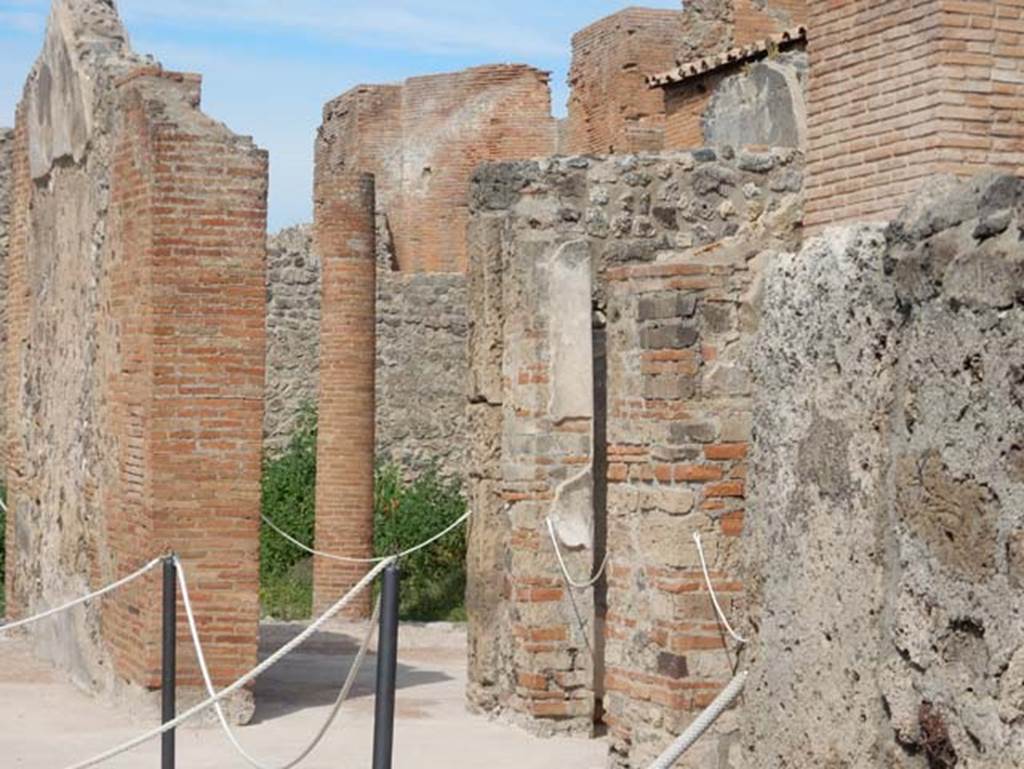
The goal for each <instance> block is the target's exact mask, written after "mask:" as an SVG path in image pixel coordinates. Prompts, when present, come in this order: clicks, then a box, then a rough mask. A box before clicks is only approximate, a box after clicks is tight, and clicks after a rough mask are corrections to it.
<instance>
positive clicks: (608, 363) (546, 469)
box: [468, 149, 802, 766]
mask: <svg viewBox="0 0 1024 769" xmlns="http://www.w3.org/2000/svg"><path fill="white" fill-rule="evenodd" d="M801 179H802V176H801V171H800V162H799V159H798V156H797V155H796V153H795V152H794V151H793V150H778V151H773V152H764V153H750V152H743V153H740V154H739V155H738V156H736V155H734V154H733V153H732V152H731V151H730V150H724V151H723V154H722V155H719V154H718V153H716V152H715V151H714V150H709V149H702V150H698V151H695V152H692V153H678V154H665V155H653V156H624V157H617V158H608V159H595V158H578V157H577V158H560V159H553V160H550V161H544V162H541V163H516V164H492V165H488V166H485V167H484V168H483V169H481V171H480V172H478V174H477V177H476V181H475V186H474V190H473V198H472V202H473V217H472V219H471V229H470V233H471V245H472V251H471V253H472V255H473V259H472V261H471V265H472V270H471V274H470V382H471V394H470V407H469V424H470V435H471V440H470V445H471V451H472V454H471V457H470V462H469V467H470V477H471V479H470V498H471V504H472V505H473V507H474V509H475V510H477V511H478V517H477V518H475V520H474V522H473V525H472V530H471V534H470V552H469V569H470V589H469V594H468V603H469V610H470V687H469V696H470V699H471V701H472V702H473V703H474V704H475V705H476V706H477V707H479V708H481V709H485V710H489V711H492V712H493V711H499V712H506V713H509V714H511V715H512V717H514V718H516V719H517V720H521V721H524V722H525V723H526V724H527V725H529V726H530V727H532V728H534V729H537V730H539V731H542V732H550V731H556V730H573V731H591V730H592V729H593V725H594V723H595V722H597V721H601V720H603V721H604V722H605V723H606V724H607V725H608V726H609V728H610V729H611V734H612V749H613V764H614V765H615V766H642V765H645V763H646V761H648V760H649V759H650V758H652V757H653V756H654V755H655V754H656V753H657V752H658V751H659V750H660V749H662V748H663V747H664V746H665V745H667V744H668V742H669V741H671V739H672V737H673V736H674V735H675V734H677V733H678V731H679V730H681V727H683V726H685V724H686V723H687V721H688V720H690V719H691V718H692V717H693V714H694V712H695V711H698V710H700V709H701V708H702V707H703V705H704V704H706V703H707V702H708V701H709V700H710V698H711V697H713V696H714V694H716V693H717V691H718V689H719V688H720V687H721V686H722V685H723V683H724V682H725V681H726V680H727V679H728V677H729V675H730V672H731V666H730V662H729V658H728V654H727V649H726V647H725V645H724V643H723V640H722V637H721V635H720V632H719V630H718V628H717V625H716V624H715V622H714V617H713V614H712V613H711V606H710V603H709V602H708V600H707V595H706V594H702V593H701V592H700V581H699V571H698V564H697V562H696V560H695V558H696V555H695V549H694V546H693V544H692V542H691V540H690V534H691V533H692V532H695V531H700V532H702V533H703V534H704V536H705V541H706V543H707V548H708V554H709V557H710V559H711V566H712V569H713V576H714V577H715V579H716V581H717V582H718V584H719V588H720V589H721V591H722V595H723V598H726V599H727V604H728V607H729V610H730V611H731V610H733V608H734V605H735V607H740V606H742V600H741V598H742V583H741V582H740V580H739V577H738V571H737V569H738V564H739V557H738V547H737V544H736V543H737V541H738V540H737V537H738V534H739V533H740V531H741V529H742V526H743V520H744V512H745V504H744V497H745V456H746V451H747V443H748V441H749V438H750V389H749V380H748V377H747V371H746V362H747V358H748V356H749V354H750V347H749V342H750V338H751V336H752V333H753V330H754V327H755V326H756V315H755V313H754V310H753V305H754V301H755V298H756V294H757V286H758V276H759V274H760V270H761V264H762V262H763V260H764V258H765V257H764V253H765V252H766V251H769V250H771V249H773V248H781V247H792V246H793V245H795V243H796V242H797V241H798V240H799V236H800V202H799V200H800V199H799V192H800V187H801ZM581 292H582V294H581ZM588 297H589V303H588V301H587V299H588ZM588 394H589V396H590V397H589V399H588V397H587V395H588ZM549 517H550V518H551V519H552V523H553V524H554V527H555V532H556V536H557V538H558V540H559V541H560V544H561V547H563V548H564V549H565V550H566V552H567V554H568V558H567V560H568V565H569V568H570V571H571V572H572V574H573V576H574V578H575V579H577V580H579V579H581V578H583V577H584V576H588V575H589V574H590V573H592V572H594V571H596V570H597V568H598V567H599V565H600V564H601V563H602V561H603V560H604V556H605V553H607V554H608V556H609V563H608V572H607V578H606V579H605V580H601V581H599V582H598V583H597V586H596V588H595V589H593V590H585V591H579V592H575V591H570V590H568V589H567V587H566V585H565V583H564V582H563V578H562V575H561V573H560V571H559V567H558V564H557V561H556V557H555V553H554V550H553V548H552V545H551V542H550V541H549V536H548V531H547V522H546V519H547V518H549ZM581 626H582V627H581ZM735 729H736V723H735V721H732V720H729V719H726V721H725V722H723V725H722V726H720V727H719V733H720V734H731V733H732V732H734V731H735ZM734 741H735V740H733V742H734ZM728 744H730V743H727V742H726V741H719V740H714V739H712V740H709V741H708V742H707V743H705V745H704V747H703V748H702V750H700V751H697V752H696V753H695V754H694V758H693V760H694V761H697V762H698V763H701V762H703V763H708V762H714V761H717V760H718V758H717V756H718V753H717V751H718V748H719V746H723V747H722V755H727V756H730V757H731V755H732V754H731V753H730V751H729V750H728V749H727V747H724V746H727V745H728ZM730 760H731V758H730ZM703 763H702V765H703ZM695 765H696V764H695ZM713 765H718V764H713Z"/></svg>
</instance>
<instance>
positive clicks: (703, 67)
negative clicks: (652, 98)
mask: <svg viewBox="0 0 1024 769" xmlns="http://www.w3.org/2000/svg"><path fill="white" fill-rule="evenodd" d="M806 39H807V27H792V28H791V29H787V30H785V31H783V32H778V33H776V34H774V35H771V36H769V37H766V38H763V39H761V40H758V41H757V42H754V43H750V44H749V45H742V46H738V47H736V48H730V49H729V50H728V51H723V52H722V53H720V54H717V55H716V56H705V57H703V58H700V59H695V60H693V61H689V62H686V63H685V64H680V65H679V66H677V67H676V68H675V69H672V70H669V71H668V72H662V73H661V74H658V75H649V76H648V77H647V85H648V86H650V87H651V88H663V87H665V86H667V85H673V84H675V83H682V82H683V81H685V80H689V79H690V78H694V77H700V76H701V75H706V74H707V73H709V72H714V71H715V70H717V69H721V68H722V67H726V66H728V65H730V64H737V63H741V62H745V61H750V60H751V59H756V58H758V57H760V56H763V55H765V54H766V53H768V51H769V49H771V48H772V47H776V48H785V47H788V46H790V45H794V44H796V43H799V42H802V41H804V40H806Z"/></svg>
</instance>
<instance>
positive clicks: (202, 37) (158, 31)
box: [0, 0, 681, 230]
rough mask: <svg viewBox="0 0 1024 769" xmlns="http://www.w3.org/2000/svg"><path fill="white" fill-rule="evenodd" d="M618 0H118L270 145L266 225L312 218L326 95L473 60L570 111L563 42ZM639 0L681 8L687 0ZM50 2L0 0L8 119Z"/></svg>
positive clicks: (1, 115)
mask: <svg viewBox="0 0 1024 769" xmlns="http://www.w3.org/2000/svg"><path fill="white" fill-rule="evenodd" d="M628 4H629V3H628V2H621V1H617V0H515V1H508V0H506V1H503V2H497V1H490V2H489V1H488V0H428V1H427V2H424V0H120V1H119V2H118V7H119V9H120V11H121V15H122V18H123V19H124V21H125V23H126V25H127V27H128V31H129V34H130V35H131V40H132V45H133V47H134V48H135V49H136V50H137V51H139V52H140V53H151V54H154V55H155V56H156V57H157V58H158V59H159V60H160V61H161V62H162V63H163V64H164V66H165V67H167V68H168V69H177V70H185V71H190V72H201V73H202V74H203V76H204V80H203V84H204V89H203V104H204V109H205V111H206V112H207V113H208V114H210V115H211V116H213V117H215V118H217V119H218V120H222V121H223V122H225V123H227V124H228V125H229V126H230V127H231V128H232V130H234V131H236V132H238V133H245V134H251V135H252V136H254V137H255V139H256V141H257V142H258V143H259V144H260V146H262V147H265V148H266V149H268V150H270V164H271V171H270V173H271V179H270V227H271V229H274V230H276V229H278V228H280V227H282V226H287V225H289V224H294V223H297V222H301V221H308V220H309V219H310V218H311V213H310V211H311V203H310V197H311V185H312V170H313V138H314V136H315V132H316V127H317V125H319V123H320V111H321V108H322V106H323V104H324V102H326V101H328V100H329V99H331V98H333V97H334V96H337V95H338V94H340V93H342V92H343V91H345V90H347V89H348V88H350V87H351V86H353V85H357V84H359V83H378V82H393V81H397V80H402V79H403V78H405V77H409V76H411V75H421V74H427V73H430V72H446V71H451V70H456V69H461V68H463V67H468V66H472V65H476V64H487V63H495V62H523V63H527V64H532V65H534V66H536V67H541V68H543V69H547V70H550V71H551V72H552V73H553V74H552V90H553V103H554V108H555V113H556V114H559V115H561V114H564V112H565V101H566V98H567V88H566V85H565V79H566V71H567V69H568V66H569V56H570V49H569V39H570V37H571V36H572V34H573V33H574V32H575V31H577V30H578V29H580V28H582V27H584V26H586V25H587V24H589V23H590V22H592V21H595V20H596V19H598V18H601V17H602V16H605V15H607V14H609V13H614V12H615V11H617V10H619V9H621V8H623V7H625V6H626V5H628ZM636 4H639V5H645V6H648V7H659V8H678V7H680V5H681V4H680V0H643V2H641V3H636ZM48 8H49V2H48V0H0V125H10V124H11V123H12V122H13V116H14V106H15V104H16V103H17V100H18V97H19V95H20V92H21V85H22V83H23V81H24V78H25V75H26V74H27V72H28V70H29V68H30V67H31V66H32V62H33V61H34V60H35V57H36V54H37V52H38V50H39V47H40V44H41V41H42V33H43V27H44V24H45V21H46V14H47V10H48Z"/></svg>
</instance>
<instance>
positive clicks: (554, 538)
mask: <svg viewBox="0 0 1024 769" xmlns="http://www.w3.org/2000/svg"><path fill="white" fill-rule="evenodd" d="M547 524H548V536H549V537H550V538H551V544H552V545H553V546H554V548H555V555H556V556H558V566H559V568H561V570H562V576H563V577H565V581H566V582H567V583H569V585H571V586H572V587H574V588H576V589H577V590H586V589H588V588H591V587H593V586H594V585H596V584H597V583H598V581H599V580H600V579H601V577H602V576H604V571H605V569H607V568H608V557H609V555H610V554H609V553H607V552H606V553H605V554H604V561H602V563H601V567H600V568H599V569H598V570H597V574H595V575H594V576H593V577H591V578H590V579H589V580H587V581H586V582H577V581H576V580H574V579H573V578H572V576H570V574H569V569H568V567H567V566H566V565H565V559H564V558H563V557H562V549H561V548H560V547H559V546H558V535H557V534H555V524H554V523H553V522H552V521H551V517H550V516H549V517H548V518H547Z"/></svg>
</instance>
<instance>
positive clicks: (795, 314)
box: [744, 177, 1024, 769]
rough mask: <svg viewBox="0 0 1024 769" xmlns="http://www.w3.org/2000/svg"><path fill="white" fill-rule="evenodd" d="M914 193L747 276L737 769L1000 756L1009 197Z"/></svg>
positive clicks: (1014, 331)
mask: <svg viewBox="0 0 1024 769" xmlns="http://www.w3.org/2000/svg"><path fill="white" fill-rule="evenodd" d="M929 187H930V188H931V189H932V193H931V194H925V195H922V196H920V197H919V198H917V199H916V200H914V201H912V202H911V203H910V204H909V205H908V207H907V208H906V209H905V210H904V212H903V213H902V214H901V215H900V216H899V217H898V218H897V219H896V221H894V222H893V223H892V224H891V225H889V226H888V227H882V226H872V227H863V226H862V227H851V228H846V229H835V230H827V231H826V232H825V234H824V236H823V237H821V238H819V239H816V240H814V241H812V242H811V243H810V244H809V245H808V246H807V247H806V248H805V249H804V251H803V252H802V253H800V254H798V255H785V256H780V257H778V258H777V259H775V260H774V261H773V263H772V264H771V267H770V268H769V273H768V277H767V279H766V285H765V291H764V303H763V320H762V326H761V330H760V332H759V337H758V345H757V348H756V353H755V361H756V365H755V372H756V377H755V382H756V388H757V390H756V392H757V395H756V409H755V428H754V429H755V433H756V435H757V440H756V442H755V454H754V463H753V483H754V497H755V500H756V505H757V510H758V514H757V515H756V516H752V518H751V520H750V525H749V527H748V532H749V534H748V537H747V540H746V543H745V544H746V550H747V554H748V566H749V574H748V583H749V585H750V586H751V588H752V589H751V602H752V606H753V611H754V616H755V617H756V622H757V626H758V628H759V633H758V637H757V639H756V643H755V644H754V645H753V646H752V648H751V656H750V659H749V663H750V665H751V667H752V670H753V675H752V678H751V681H750V685H749V687H748V691H747V695H746V705H745V711H744V723H745V726H744V742H745V744H746V748H747V750H748V751H749V752H748V754H747V755H748V756H749V759H750V765H751V766H755V765H756V766H786V767H793V768H794V769H796V768H798V767H812V766H813V767H820V766H831V765H837V766H838V765H845V766H893V767H897V766H898V767H915V768H916V767H921V766H954V765H957V766H960V765H962V766H972V767H1003V766H1012V765H1016V764H1019V763H1020V762H1021V761H1022V760H1024V749H1022V747H1021V746H1022V745H1024V735H1022V726H1021V724H1022V714H1024V711H1022V705H1024V702H1022V699H1021V694H1020V692H1021V690H1022V687H1021V685H1020V680H1021V679H1020V676H1021V674H1020V670H1021V659H1022V658H1024V652H1022V651H1021V650H1022V649H1024V627H1022V625H1021V623H1020V621H1019V612H1018V610H1017V601H1015V599H1014V596H1016V595H1017V594H1018V593H1019V584H1020V583H1019V579H1020V571H1019V570H1020V556H1019V552H1020V544H1019V536H1017V535H1018V534H1019V532H1020V530H1021V528H1022V525H1024V479H1022V477H1021V475H1020V473H1019V471H1018V470H1017V469H1016V465H1015V462H1014V457H1015V456H1016V452H1019V450H1020V449H1019V446H1020V443H1021V436H1022V435H1024V399H1022V397H1021V385H1020V382H1021V376H1020V371H1019V369H1020V363H1019V361H1020V360H1021V349H1020V345H1021V341H1020V340H1021V339H1022V338H1024V306H1022V304H1021V301H1020V293H1019V287H1020V285H1021V281H1020V272H1019V269H1020V265H1021V263H1022V260H1024V248H1022V247H1021V244H1020V241H1019V232H1020V226H1021V223H1022V220H1021V215H1020V208H1019V206H1020V203H1019V201H1020V200H1021V199H1022V192H1024V183H1022V182H1021V181H1020V180H1018V179H1014V178H1012V177H984V178H980V179H976V180H974V181H972V182H969V183H964V184H960V185H956V184H952V183H948V182H943V181H941V180H940V181H939V182H938V183H935V184H932V185H929ZM1003 211H1008V212H1010V213H1011V217H1010V219H1009V221H1007V222H1006V223H1005V226H1004V224H1003V223H1002V219H1004V218H1005V217H1004V216H1003V214H1002V213H1001V212H1003ZM994 216H996V217H997V218H998V219H999V222H998V223H997V225H993V224H992V222H993V217H994ZM980 265H984V267H983V268H982V267H980Z"/></svg>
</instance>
